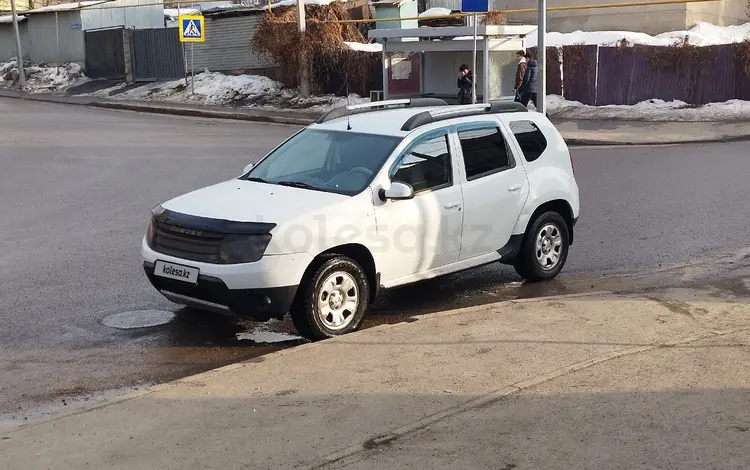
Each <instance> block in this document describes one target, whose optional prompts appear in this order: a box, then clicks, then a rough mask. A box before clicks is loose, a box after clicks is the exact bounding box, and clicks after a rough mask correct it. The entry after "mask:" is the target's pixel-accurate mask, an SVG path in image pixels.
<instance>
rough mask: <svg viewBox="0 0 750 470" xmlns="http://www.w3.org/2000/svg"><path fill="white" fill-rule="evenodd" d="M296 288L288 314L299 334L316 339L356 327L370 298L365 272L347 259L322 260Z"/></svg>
mask: <svg viewBox="0 0 750 470" xmlns="http://www.w3.org/2000/svg"><path fill="white" fill-rule="evenodd" d="M300 289H301V292H300V298H299V299H298V301H297V302H295V305H294V306H293V307H292V310H291V312H290V313H291V316H292V321H293V322H294V327H295V328H296V329H297V331H299V333H300V334H302V336H304V337H306V338H307V339H310V340H313V341H316V340H321V339H326V338H332V337H334V336H340V335H344V334H346V333H351V332H352V331H355V330H357V329H358V328H359V326H360V324H361V322H362V318H363V317H364V315H365V311H366V309H367V304H368V302H367V299H369V298H370V285H369V283H368V281H367V275H366V274H365V271H364V270H363V269H362V267H361V266H359V264H357V263H356V262H355V261H354V260H352V259H351V258H348V257H346V256H332V257H330V258H328V259H326V260H325V261H324V262H323V263H322V264H321V265H320V266H319V267H318V268H317V269H316V270H315V272H314V273H313V274H312V275H311V276H309V277H308V278H307V279H306V280H305V282H304V283H303V285H301V286H300Z"/></svg>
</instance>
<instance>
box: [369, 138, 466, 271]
mask: <svg viewBox="0 0 750 470" xmlns="http://www.w3.org/2000/svg"><path fill="white" fill-rule="evenodd" d="M452 163H453V157H452V153H451V151H450V140H449V135H448V130H447V129H442V130H437V131H434V132H430V133H426V134H425V135H424V136H422V137H421V138H419V139H418V140H417V141H415V142H414V143H413V144H412V145H411V146H410V147H409V148H407V150H406V151H404V153H403V154H402V155H401V156H400V157H399V158H398V159H397V160H396V163H395V164H394V165H393V166H392V167H391V170H390V173H389V175H390V177H391V181H392V182H395V181H398V182H402V183H407V184H409V185H411V186H412V188H414V198H413V199H407V200H398V201H387V202H385V204H382V205H380V206H377V207H376V208H375V217H376V219H377V228H378V236H379V239H380V240H382V243H381V245H384V247H383V249H385V250H387V253H386V254H385V256H382V258H381V259H382V266H379V268H378V269H379V270H380V271H381V274H382V276H383V279H382V281H383V284H384V285H385V286H389V285H392V284H394V283H395V284H398V281H397V280H398V279H401V278H405V277H408V276H411V275H415V274H418V273H422V272H425V271H429V270H431V269H435V268H437V267H440V266H444V265H447V264H451V263H455V262H456V261H457V260H458V255H459V250H460V248H461V229H462V225H463V200H462V196H461V186H460V185H459V184H458V182H457V181H458V177H457V175H458V172H457V171H456V169H455V168H454V165H453V164H452ZM394 281H395V282H394Z"/></svg>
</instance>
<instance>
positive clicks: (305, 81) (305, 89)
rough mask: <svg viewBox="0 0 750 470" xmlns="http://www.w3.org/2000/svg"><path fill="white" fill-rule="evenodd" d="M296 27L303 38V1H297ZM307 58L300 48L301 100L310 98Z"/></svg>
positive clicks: (304, 26)
mask: <svg viewBox="0 0 750 470" xmlns="http://www.w3.org/2000/svg"><path fill="white" fill-rule="evenodd" d="M297 26H298V27H299V32H300V36H301V37H302V38H304V37H305V29H306V25H305V0H297ZM308 65H309V64H308V57H307V54H306V53H305V48H304V47H302V48H300V51H299V66H300V77H299V94H300V95H302V97H303V98H307V97H308V96H310V70H309V68H308Z"/></svg>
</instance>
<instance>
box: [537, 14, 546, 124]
mask: <svg viewBox="0 0 750 470" xmlns="http://www.w3.org/2000/svg"><path fill="white" fill-rule="evenodd" d="M538 2H539V3H538V6H537V16H538V18H537V34H538V37H537V41H536V55H537V59H536V61H537V64H539V76H540V78H539V93H537V96H536V102H537V104H538V109H537V111H539V112H540V113H542V114H546V113H547V73H546V69H547V66H546V62H547V61H546V59H547V44H546V35H547V0H538Z"/></svg>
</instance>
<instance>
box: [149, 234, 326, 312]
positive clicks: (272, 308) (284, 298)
mask: <svg viewBox="0 0 750 470" xmlns="http://www.w3.org/2000/svg"><path fill="white" fill-rule="evenodd" d="M141 255H142V258H143V267H144V270H145V271H146V276H148V279H149V281H150V282H151V284H152V285H153V286H154V287H155V288H156V290H158V291H159V292H161V293H162V295H164V296H165V297H167V298H168V299H169V300H171V301H173V302H175V303H179V304H183V305H189V306H192V307H196V308H199V309H203V310H212V311H223V312H226V311H231V312H233V313H235V314H237V315H241V316H247V317H251V318H255V319H257V320H258V321H265V320H268V319H270V318H278V317H280V316H282V315H284V314H285V313H287V312H288V311H289V308H290V307H291V305H292V302H293V301H294V296H295V295H296V292H297V286H299V284H300V283H301V282H302V276H303V275H304V273H305V270H307V267H308V266H309V265H310V263H311V262H312V260H313V258H312V256H311V255H309V254H307V253H293V254H286V255H267V256H264V257H263V258H262V259H261V260H260V261H257V262H255V263H247V264H210V263H200V262H193V261H188V260H183V259H179V258H176V257H174V256H169V255H165V254H162V253H158V252H156V251H154V250H152V249H151V248H150V247H149V246H148V244H147V243H146V240H145V237H144V239H143V241H142V244H141ZM158 260H161V261H164V262H167V263H176V264H181V265H186V266H192V267H195V268H198V269H199V270H200V274H199V276H198V283H197V284H189V283H185V282H181V281H175V280H172V279H165V278H162V277H159V276H154V265H155V263H156V261H158Z"/></svg>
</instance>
